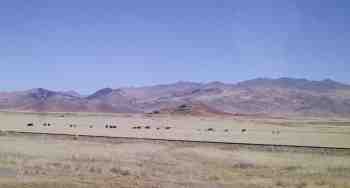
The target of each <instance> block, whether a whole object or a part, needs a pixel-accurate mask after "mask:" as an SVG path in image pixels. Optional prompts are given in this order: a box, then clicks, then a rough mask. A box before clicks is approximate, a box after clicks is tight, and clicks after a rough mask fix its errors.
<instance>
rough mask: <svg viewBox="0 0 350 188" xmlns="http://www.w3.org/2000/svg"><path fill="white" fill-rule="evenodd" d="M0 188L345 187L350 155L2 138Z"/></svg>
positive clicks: (17, 136)
mask: <svg viewBox="0 0 350 188" xmlns="http://www.w3.org/2000/svg"><path fill="white" fill-rule="evenodd" d="M0 187H1V188H95V187H96V188H97V187H99V188H100V187H102V188H104V187H108V188H109V187H111V188H112V187H113V188H114V187H146V188H148V187H149V188H153V187H154V188H157V187H170V188H172V187H201V188H213V187H230V188H232V187H239V188H241V187H242V188H244V187H296V188H304V187H305V188H306V187H331V188H332V187H350V151H349V150H334V149H333V150H329V149H327V150H326V149H312V150H310V149H305V148H286V147H261V146H259V147H258V146H239V145H222V144H199V143H181V142H160V141H145V140H126V139H104V138H88V137H79V138H78V139H74V137H69V136H45V135H24V134H14V133H10V134H9V133H2V134H1V136H0Z"/></svg>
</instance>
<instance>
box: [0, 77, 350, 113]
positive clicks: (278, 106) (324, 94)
mask: <svg viewBox="0 0 350 188" xmlns="http://www.w3.org/2000/svg"><path fill="white" fill-rule="evenodd" d="M181 106H182V107H184V106H187V107H191V108H190V109H191V110H192V109H194V111H191V112H190V114H248V115H249V114H267V115H282V116H286V115H303V116H349V115H350V85H346V84H343V83H339V82H336V81H333V80H329V79H326V80H322V81H310V80H306V79H293V78H280V79H268V78H259V79H254V80H248V81H243V82H239V83H236V84H226V83H221V82H211V83H193V82H177V83H174V84H167V85H156V86H148V87H135V88H119V89H112V88H105V89H101V90H99V91H97V92H95V93H93V94H91V95H89V96H82V95H80V94H78V93H77V92H74V91H69V92H59V91H50V90H46V89H42V88H38V89H32V90H28V91H21V92H2V93H0V109H1V110H18V111H38V112H52V111H59V112H118V113H143V112H145V113H149V112H154V111H159V112H172V113H174V112H179V110H180V112H181V113H183V112H186V110H185V111H181V108H179V107H181ZM197 112H198V113H197ZM209 112H210V113H209Z"/></svg>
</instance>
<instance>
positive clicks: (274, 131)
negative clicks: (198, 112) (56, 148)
mask: <svg viewBox="0 0 350 188" xmlns="http://www.w3.org/2000/svg"><path fill="white" fill-rule="evenodd" d="M43 126H44V127H50V126H52V124H51V123H43ZM27 127H34V123H28V124H27ZM69 127H70V128H77V127H78V125H77V124H69ZM89 128H94V126H93V125H89ZM105 128H106V129H116V128H117V126H116V125H112V124H106V125H105ZM143 128H144V129H151V127H150V126H134V127H132V129H143ZM171 128H172V127H170V126H166V127H164V129H165V130H170V129H171ZM156 129H157V130H160V129H161V128H160V127H157V128H156ZM197 131H201V130H200V129H197ZM205 131H207V132H215V131H216V130H215V129H213V128H208V129H205ZM224 132H229V130H228V129H224ZM241 132H242V133H246V132H247V129H241ZM272 134H276V135H279V134H280V131H279V130H273V131H272Z"/></svg>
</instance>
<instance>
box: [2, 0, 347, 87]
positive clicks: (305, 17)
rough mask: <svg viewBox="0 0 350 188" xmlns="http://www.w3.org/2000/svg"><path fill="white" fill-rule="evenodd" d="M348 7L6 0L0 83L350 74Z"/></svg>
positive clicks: (271, 0)
mask: <svg viewBox="0 0 350 188" xmlns="http://www.w3.org/2000/svg"><path fill="white" fill-rule="evenodd" d="M349 10H350V1H348V0H294V1H291V0H290V1H288V0H254V1H253V0H211V1H208V0H176V1H170V0H169V1H166V0H147V1H146V0H139V1H134V0H128V1H121V0H110V1H105V0H101V1H87V0H57V1H55V0H52V1H48V0H11V1H2V2H1V5H0V65H1V66H0V90H5V91H13V90H24V89H29V88H33V87H44V88H48V89H53V90H70V89H75V90H77V91H79V92H82V93H91V92H93V91H95V90H97V89H100V88H102V87H114V88H117V87H120V86H140V85H152V84H158V83H170V82H175V81H178V80H186V81H197V82H208V81H213V80H218V81H224V82H237V81H240V80H246V79H252V78H256V77H272V78H275V77H287V76H288V77H305V78H309V79H316V80H321V79H324V78H332V79H335V80H338V81H342V82H346V83H350V61H349V60H350V11H349Z"/></svg>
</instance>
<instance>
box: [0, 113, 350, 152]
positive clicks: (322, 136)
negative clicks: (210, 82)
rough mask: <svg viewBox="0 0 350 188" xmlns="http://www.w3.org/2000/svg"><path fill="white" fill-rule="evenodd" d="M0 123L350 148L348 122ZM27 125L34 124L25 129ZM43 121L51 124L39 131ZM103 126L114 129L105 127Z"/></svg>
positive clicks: (60, 117)
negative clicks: (74, 126) (112, 127)
mask: <svg viewBox="0 0 350 188" xmlns="http://www.w3.org/2000/svg"><path fill="white" fill-rule="evenodd" d="M0 120H1V121H0V130H12V131H23V132H40V133H60V134H71V135H95V136H111V137H133V138H154V139H175V140H193V141H214V142H231V143H253V144H275V145H298V146H320V147H342V148H350V120H349V119H329V118H328V119H319V118H308V119H305V118H290V119H272V118H269V119H268V118H251V117H227V116H226V117H223V116H222V117H194V116H167V115H156V116H147V115H142V114H136V115H135V114H84V113H80V114H59V113H56V114H55V113H50V114H36V113H33V114H30V113H5V112H2V113H0ZM28 123H34V125H35V126H34V127H27V124H28ZM44 123H50V124H51V126H50V127H44V126H43V124H44ZM70 124H74V125H77V127H76V128H71V127H69V125H70ZM106 124H108V125H116V126H117V128H116V129H106V128H105V125H106ZM90 126H91V127H90ZM135 126H140V127H141V129H133V127H135ZM147 126H148V127H149V129H146V128H145V127H147ZM167 126H168V127H171V129H168V130H167V129H166V127H167ZM210 128H211V129H213V131H208V129H210ZM242 129H246V132H244V133H242ZM276 132H278V133H279V134H274V133H276Z"/></svg>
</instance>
